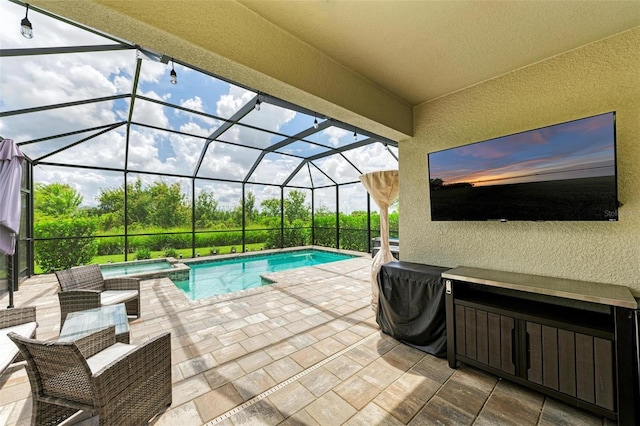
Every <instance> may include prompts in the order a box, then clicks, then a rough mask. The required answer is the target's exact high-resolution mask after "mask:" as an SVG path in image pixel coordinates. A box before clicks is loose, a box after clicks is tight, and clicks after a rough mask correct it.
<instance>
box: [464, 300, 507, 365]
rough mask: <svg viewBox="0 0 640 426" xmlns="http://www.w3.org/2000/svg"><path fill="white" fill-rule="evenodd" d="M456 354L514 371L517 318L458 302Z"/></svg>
mask: <svg viewBox="0 0 640 426" xmlns="http://www.w3.org/2000/svg"><path fill="white" fill-rule="evenodd" d="M455 322H456V330H455V336H456V337H455V338H456V355H459V356H462V357H466V358H469V359H472V360H474V361H477V362H480V363H482V364H485V365H488V366H490V367H493V368H496V369H498V370H501V371H503V372H505V373H509V374H512V375H515V374H516V366H515V364H514V350H515V348H514V344H515V319H514V318H513V317H509V316H504V315H499V314H495V313H492V312H487V311H484V310H481V309H476V308H472V307H468V306H462V305H456V306H455Z"/></svg>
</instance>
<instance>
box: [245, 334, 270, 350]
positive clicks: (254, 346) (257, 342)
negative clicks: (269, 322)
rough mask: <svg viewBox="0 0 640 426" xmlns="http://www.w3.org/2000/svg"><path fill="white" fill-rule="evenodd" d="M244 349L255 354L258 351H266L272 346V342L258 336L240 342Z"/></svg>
mask: <svg viewBox="0 0 640 426" xmlns="http://www.w3.org/2000/svg"><path fill="white" fill-rule="evenodd" d="M240 344H241V345H242V347H243V348H245V349H246V350H247V352H253V351H255V350H258V349H264V348H266V347H267V346H269V345H270V344H271V341H270V340H269V338H268V337H266V336H265V335H262V334H260V335H257V336H253V337H249V338H248V339H245V340H243V341H241V342H240Z"/></svg>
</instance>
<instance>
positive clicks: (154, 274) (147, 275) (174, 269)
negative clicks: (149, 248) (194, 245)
mask: <svg viewBox="0 0 640 426" xmlns="http://www.w3.org/2000/svg"><path fill="white" fill-rule="evenodd" d="M158 262H167V263H169V264H170V265H171V268H169V269H161V270H158V271H146V272H139V273H135V274H123V275H112V276H109V277H106V278H139V279H141V280H151V279H154V278H165V277H169V275H170V274H171V273H181V272H182V273H184V272H185V271H186V273H187V276H188V274H189V267H188V266H187V265H185V264H184V263H182V262H180V261H179V260H178V259H176V258H174V257H161V258H157V259H144V260H133V261H127V262H115V263H106V264H103V265H100V268H102V267H103V266H104V267H105V268H107V269H108V268H110V267H116V266H124V265H133V264H140V263H158Z"/></svg>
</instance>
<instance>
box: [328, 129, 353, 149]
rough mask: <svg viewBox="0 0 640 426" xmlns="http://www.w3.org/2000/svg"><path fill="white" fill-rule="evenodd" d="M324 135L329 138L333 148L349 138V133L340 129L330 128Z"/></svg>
mask: <svg viewBox="0 0 640 426" xmlns="http://www.w3.org/2000/svg"><path fill="white" fill-rule="evenodd" d="M322 133H324V134H325V135H327V136H328V137H329V143H330V144H331V145H333V146H338V145H340V139H342V138H343V137H345V136H347V135H348V134H349V132H347V131H346V130H344V129H341V128H339V127H329V128H328V129H326V130H324V131H323V132H322Z"/></svg>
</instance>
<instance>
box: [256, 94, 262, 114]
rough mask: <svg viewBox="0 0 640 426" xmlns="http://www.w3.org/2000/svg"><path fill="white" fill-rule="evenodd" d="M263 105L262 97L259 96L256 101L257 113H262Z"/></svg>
mask: <svg viewBox="0 0 640 426" xmlns="http://www.w3.org/2000/svg"><path fill="white" fill-rule="evenodd" d="M261 103H262V101H261V100H260V95H258V100H257V101H256V106H255V108H256V111H260V104H261Z"/></svg>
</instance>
